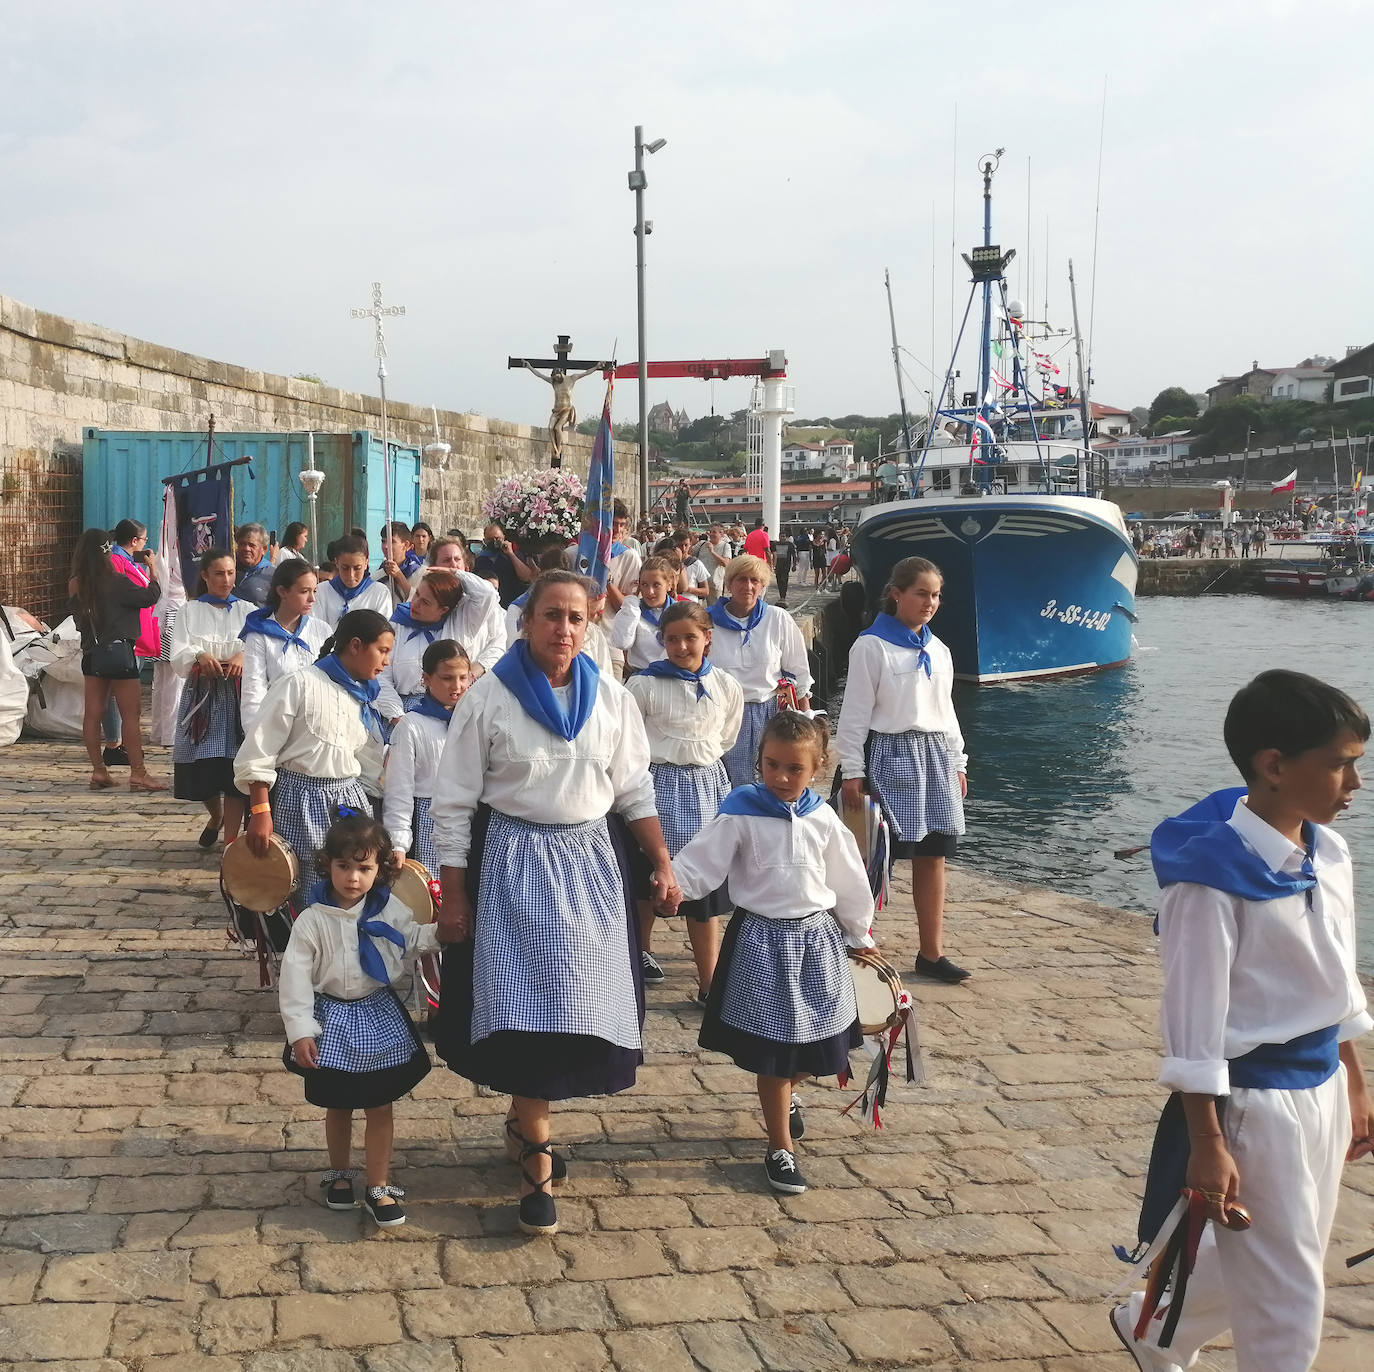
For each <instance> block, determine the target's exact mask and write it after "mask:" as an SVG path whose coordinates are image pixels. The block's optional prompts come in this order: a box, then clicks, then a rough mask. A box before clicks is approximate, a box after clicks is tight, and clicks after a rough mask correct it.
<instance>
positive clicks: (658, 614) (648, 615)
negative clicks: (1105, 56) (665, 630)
mask: <svg viewBox="0 0 1374 1372" xmlns="http://www.w3.org/2000/svg"><path fill="white" fill-rule="evenodd" d="M673 599H674V598H673V597H672V596H669V597H668V599H667V600H665V601H664V602H663V604H662V605H660V606H659V607H658V609H656V610H651V609H650V608H649V607H648V606H647V605H646V604H645V603H644V602H643V601H642V600H641V601H640V602H639V613H640V614H641V615H642V616H643V617H644V618H645V619H647V620H648V621H649V623H650V624H652V625H653V626H654V628H655V629H657V628H658V621H659V620H660V619H662V618H663V612H664V610H666V609H667V608H668V606H669V605H671V604H673Z"/></svg>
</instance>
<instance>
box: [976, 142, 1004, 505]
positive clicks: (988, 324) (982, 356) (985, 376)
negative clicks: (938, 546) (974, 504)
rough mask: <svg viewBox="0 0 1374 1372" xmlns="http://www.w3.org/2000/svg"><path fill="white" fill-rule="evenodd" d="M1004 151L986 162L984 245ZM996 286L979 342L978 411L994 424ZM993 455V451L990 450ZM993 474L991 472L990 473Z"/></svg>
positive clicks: (986, 290)
mask: <svg viewBox="0 0 1374 1372" xmlns="http://www.w3.org/2000/svg"><path fill="white" fill-rule="evenodd" d="M1001 153H1002V150H1001V149H1000V148H999V149H998V150H997V152H996V153H994V154H993V156H991V157H989V158H987V159H986V160H985V161H984V163H983V247H984V248H990V247H991V246H992V174H993V172H995V171H996V170H997V163H998V161H999V159H1000V157H1001ZM992 286H993V282H992V279H991V278H985V279H984V281H983V333H982V337H981V339H980V341H979V344H978V413H979V415H980V416H981V417H982V419H983V421H984V422H985V423H986V424H987V425H988V428H989V430H990V429H991V427H992V406H991V404H990V403H989V392H990V391H991V388H992ZM973 451H974V450H973V448H970V449H969V455H970V463H969V477H970V480H971V479H972V476H973V464H972V454H973ZM988 457H989V458H991V457H992V454H991V453H989V454H988ZM989 475H990V474H989Z"/></svg>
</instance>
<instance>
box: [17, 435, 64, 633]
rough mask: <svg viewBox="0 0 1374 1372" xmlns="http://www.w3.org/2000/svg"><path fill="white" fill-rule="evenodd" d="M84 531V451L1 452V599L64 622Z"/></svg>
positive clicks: (51, 621)
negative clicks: (74, 562) (74, 555)
mask: <svg viewBox="0 0 1374 1372" xmlns="http://www.w3.org/2000/svg"><path fill="white" fill-rule="evenodd" d="M80 534H81V455H80V453H59V454H55V455H53V456H47V455H44V456H41V457H39V456H35V455H33V454H21V453H0V602H2V603H4V604H6V605H18V606H20V607H22V608H23V609H25V610H28V611H29V612H30V613H31V614H34V615H37V616H38V618H39V619H42V620H45V621H47V622H48V623H49V624H56V623H57V622H58V621H59V620H61V619H62V618H63V617H64V616H65V615H66V613H67V578H68V576H70V575H71V564H72V549H73V548H74V547H75V546H76V540H77V538H78V537H80Z"/></svg>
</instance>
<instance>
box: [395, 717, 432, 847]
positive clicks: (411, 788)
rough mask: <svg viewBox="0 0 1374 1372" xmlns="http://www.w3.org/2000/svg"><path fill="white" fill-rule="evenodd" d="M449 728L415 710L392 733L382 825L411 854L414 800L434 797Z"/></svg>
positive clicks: (398, 845)
mask: <svg viewBox="0 0 1374 1372" xmlns="http://www.w3.org/2000/svg"><path fill="white" fill-rule="evenodd" d="M447 734H448V725H447V724H445V723H444V722H443V721H442V720H438V719H434V718H433V717H432V716H430V715H421V714H417V713H416V712H415V711H414V710H411V711H410V712H409V713H407V714H404V715H402V716H401V718H400V721H399V722H398V723H397V725H396V727H395V728H394V729H393V730H392V731H391V747H390V748H388V749H387V754H386V778H385V780H384V782H383V785H382V823H384V824H385V825H386V831H387V833H389V834H390V835H391V842H392V845H393V846H394V847H396V848H399V849H400V850H401V851H402V852H403V853H405V852H409V851H410V845H411V842H412V841H413V839H414V837H415V834H414V831H413V830H412V828H411V822H412V820H413V819H414V815H415V798H416V797H417V796H432V795H433V794H434V778H435V776H436V775H437V773H438V771H439V758H440V757H441V756H442V754H443V751H444V739H445V737H446V736H447Z"/></svg>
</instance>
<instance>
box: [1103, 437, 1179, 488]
mask: <svg viewBox="0 0 1374 1372" xmlns="http://www.w3.org/2000/svg"><path fill="white" fill-rule="evenodd" d="M1196 442H1197V435H1196V434H1192V433H1186V432H1181V433H1171V434H1160V435H1159V436H1158V437H1155V438H1145V437H1143V436H1141V435H1139V434H1133V435H1127V436H1123V437H1121V438H1112V439H1107V440H1105V441H1103V442H1099V443H1094V444H1093V451H1094V452H1095V453H1097V454H1098V456H1099V457H1102V458H1104V459H1105V460H1106V463H1107V471H1108V474H1109V476H1111V477H1115V478H1117V479H1118V480H1120V479H1122V478H1124V477H1128V476H1129V477H1143V476H1145V475H1147V474H1148V473H1149V470H1150V468H1151V467H1152V466H1153V465H1154V464H1155V463H1156V462H1173V461H1175V460H1176V459H1179V458H1185V457H1187V456H1188V454H1189V453H1190V452H1191V451H1192V446H1193V444H1194V443H1196Z"/></svg>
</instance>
